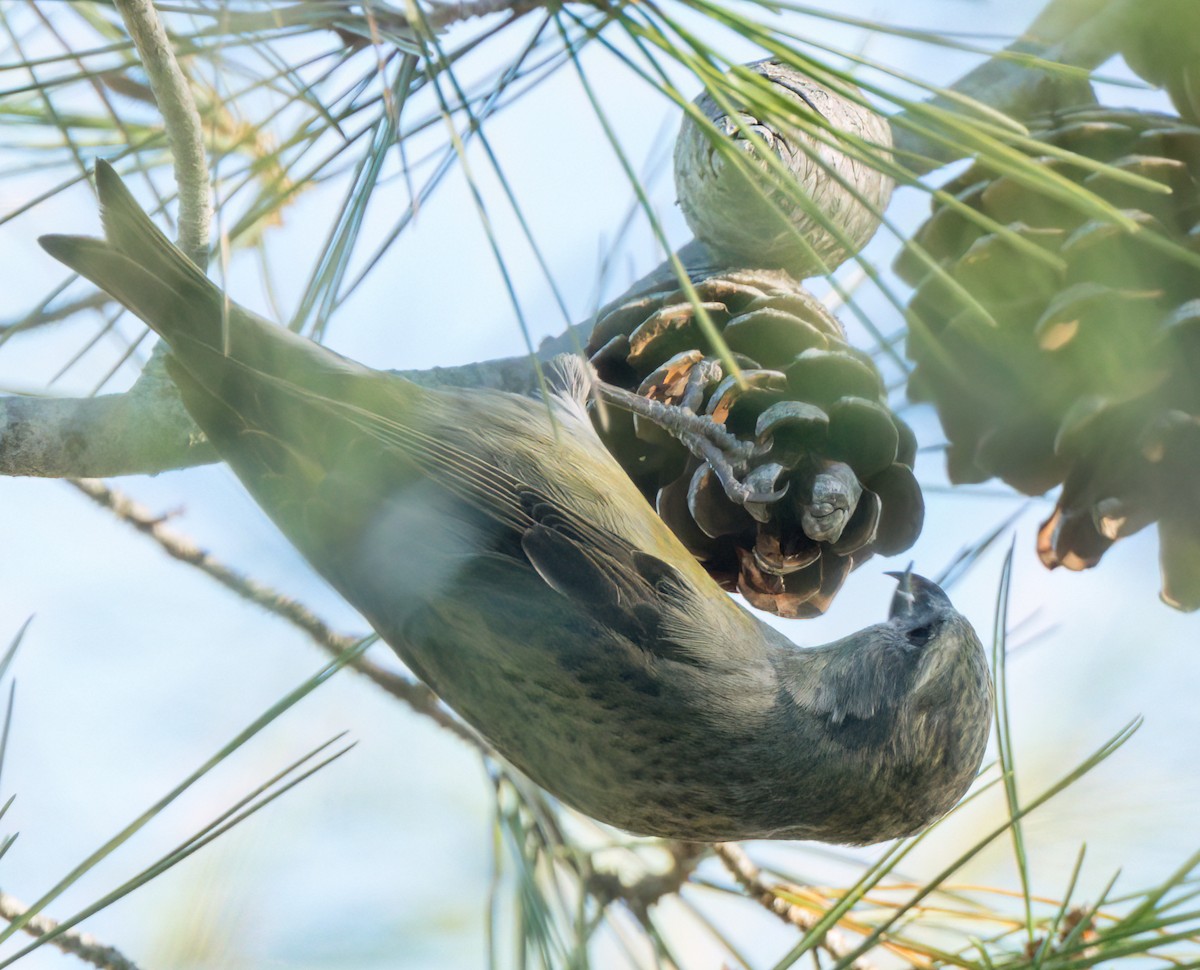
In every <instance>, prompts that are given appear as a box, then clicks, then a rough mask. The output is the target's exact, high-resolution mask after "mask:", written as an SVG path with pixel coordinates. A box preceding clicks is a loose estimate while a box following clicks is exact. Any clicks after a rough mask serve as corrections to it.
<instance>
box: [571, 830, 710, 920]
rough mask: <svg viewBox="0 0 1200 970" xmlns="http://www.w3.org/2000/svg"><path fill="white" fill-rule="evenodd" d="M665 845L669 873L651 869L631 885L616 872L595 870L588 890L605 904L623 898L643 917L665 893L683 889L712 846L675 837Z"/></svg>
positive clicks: (589, 881)
mask: <svg viewBox="0 0 1200 970" xmlns="http://www.w3.org/2000/svg"><path fill="white" fill-rule="evenodd" d="M662 848H664V849H666V851H667V852H668V853H669V854H670V856H671V865H670V866H669V867H668V868H667V870H666V871H665V872H648V873H646V874H645V875H643V876H641V877H640V878H639V879H637V880H636V881H635V882H633V883H630V884H629V885H625V884H624V883H622V882H621V879H620V877H619V876H618V875H617V874H616V873H615V872H607V871H596V872H591V873H589V874H588V877H587V880H586V882H585V885H586V887H587V891H588V893H589V894H590V895H591V896H592V898H594V899H595V900H596V901H597V902H599V903H600V904H601V905H602V906H603V905H606V904H608V903H610V902H613V901H614V900H617V899H619V900H621V901H622V902H623V903H625V904H626V905H627V906H629V908H630V909H631V910H632V911H633V913H634V915H636V916H638V917H639V918H641V917H642V916H644V915H645V914H646V912H647V910H649V908H650V907H651V906H653V905H654V904H655V903H657V902H658V901H659V900H660V899H662V897H663V896H670V895H674V894H675V893H677V892H679V890H680V889H682V888H683V885H684V883H686V882H687V881H688V879H689V878H690V877H691V875H692V873H693V872H694V871H695V869H696V866H698V865H699V864H700V860H702V859H703V858H704V857H705V856H706V855H707V854H708V851H709V849H710V848H712V847H711V846H710V845H708V844H707V843H703V842H678V841H674V840H671V841H667V842H663V843H662Z"/></svg>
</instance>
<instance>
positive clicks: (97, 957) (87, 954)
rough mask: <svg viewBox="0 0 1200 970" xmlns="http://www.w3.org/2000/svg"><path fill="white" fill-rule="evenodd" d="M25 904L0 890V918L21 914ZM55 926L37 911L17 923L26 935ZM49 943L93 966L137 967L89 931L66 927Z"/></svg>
mask: <svg viewBox="0 0 1200 970" xmlns="http://www.w3.org/2000/svg"><path fill="white" fill-rule="evenodd" d="M28 911H29V907H28V906H26V905H25V904H24V903H22V902H20V901H19V900H16V899H14V898H13V897H12V896H10V895H9V894H8V893H5V892H0V919H5V920H8V921H9V922H10V923H11V922H12V921H13V920H15V919H18V918H20V917H22V916H24V915H25V914H26V913H27V912H28ZM57 928H58V922H57V921H56V920H52V919H51V918H50V917H49V916H43V915H41V914H38V915H37V916H34V917H33V918H32V919H31V920H30V921H29V922H28V923H26V924H25V925H24V926H22V927H21V929H23V930H24V931H25V932H26V933H28V934H29V935H30V936H35V937H43V936H46V935H47V934H49V933H53V932H54V931H55V930H56V929H57ZM49 942H50V945H51V946H54V947H57V948H58V949H59V950H61V951H62V952H63V953H69V954H70V955H71V956H73V957H78V958H79V959H80V960H83V961H84V962H85V963H90V964H91V965H92V966H93V967H100V968H101V970H138V967H137V964H136V963H134V962H133V961H132V960H130V959H129V958H128V957H126V956H124V955H122V954H121V952H120V951H119V950H117V949H116V948H114V947H111V946H105V945H104V944H103V943H101V942H100V941H99V940H97V939H96V938H95V937H94V936H92V935H91V934H89V933H79V932H77V931H75V930H68V931H67V932H65V933H60V934H59V935H58V936H56V937H54V939H52V940H50V941H49Z"/></svg>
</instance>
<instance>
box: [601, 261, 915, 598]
mask: <svg viewBox="0 0 1200 970" xmlns="http://www.w3.org/2000/svg"><path fill="white" fill-rule="evenodd" d="M693 282H694V285H695V288H696V291H697V293H698V295H699V298H700V302H701V305H702V306H703V307H704V310H705V312H706V314H707V316H708V318H709V320H711V322H712V324H713V325H714V326H715V327H716V329H717V330H718V331H720V333H721V335H722V337H723V339H724V340H725V342H726V344H727V345H728V347H729V348H730V350H731V351H732V352H733V353H734V355H735V359H736V361H737V363H738V365H739V367H740V368H741V371H742V376H743V379H744V386H743V385H741V384H739V382H738V381H737V379H736V378H735V377H734V376H733V375H727V374H726V373H725V371H724V368H723V367H722V365H721V363H720V362H719V361H718V360H717V358H716V357H715V356H714V349H713V347H712V345H711V344H710V342H709V341H708V339H707V338H706V337H705V336H704V331H703V329H702V327H701V324H700V322H699V321H698V320H697V319H696V316H695V313H694V311H693V307H692V305H691V303H690V302H689V301H688V299H687V297H686V296H685V295H684V293H683V292H682V291H681V290H679V289H678V288H676V287H670V288H668V287H666V286H664V287H663V288H660V289H658V290H656V291H654V292H651V293H645V294H643V295H641V296H640V297H638V298H635V299H633V300H630V301H627V302H624V303H616V304H612V305H610V306H609V307H606V308H605V309H604V310H602V311H601V312H600V314H599V315H598V317H597V322H596V325H595V329H594V330H593V332H592V337H591V341H590V343H589V345H588V348H587V352H588V354H589V356H590V357H591V360H592V363H593V364H594V365H595V366H596V369H597V371H598V372H599V375H600V377H601V379H602V380H605V381H607V382H608V383H611V384H616V385H618V386H621V387H624V388H626V389H628V390H633V391H636V392H637V393H639V394H642V395H644V396H646V397H648V398H650V399H652V400H657V401H661V402H663V403H666V404H673V405H683V406H686V407H689V408H691V409H692V410H693V411H695V412H696V413H698V414H707V415H710V416H711V417H712V418H713V420H714V421H716V422H718V423H720V424H722V425H723V426H724V427H725V429H726V430H728V431H730V432H731V433H733V434H734V435H735V436H736V437H738V438H739V439H741V440H743V441H752V442H756V443H758V444H760V445H762V446H763V448H762V449H761V450H762V451H763V453H761V454H760V455H759V456H758V457H756V458H754V459H752V462H751V467H750V470H749V473H748V475H747V476H746V481H747V482H748V483H750V484H752V485H754V486H756V489H755V490H756V491H763V492H770V491H772V490H774V492H775V494H778V493H779V492H781V491H782V492H783V494H782V496H781V497H779V498H777V499H775V500H773V501H770V502H763V503H759V502H747V503H745V505H739V504H737V503H735V502H734V501H732V500H731V499H730V498H729V497H728V495H727V494H726V492H725V491H724V489H723V488H722V485H721V483H720V482H719V481H718V480H717V476H716V475H715V474H714V473H713V470H712V468H711V467H710V466H709V465H708V464H706V463H702V462H701V461H699V460H698V459H696V458H693V457H692V456H691V455H690V454H689V453H688V452H687V451H686V450H685V449H684V448H683V446H682V445H680V444H678V442H676V441H675V440H674V439H672V438H670V437H669V436H667V434H666V432H664V431H662V430H661V429H660V428H658V427H657V426H655V425H652V424H650V423H649V422H647V421H643V420H641V419H639V418H636V417H632V416H630V415H628V414H625V413H623V412H618V411H616V410H615V409H611V408H610V409H608V412H607V415H606V417H607V424H604V423H602V424H601V433H602V435H603V436H604V438H605V440H606V443H607V444H608V446H609V448H610V450H611V451H612V452H613V454H614V455H616V456H617V459H618V460H619V461H620V462H621V464H622V465H623V467H624V468H625V470H626V471H627V472H628V473H629V475H630V476H631V477H632V478H633V480H634V481H635V482H636V483H637V484H638V486H639V487H640V488H641V489H642V491H643V493H644V494H645V495H646V496H647V498H648V499H650V500H651V501H652V502H654V503H655V506H656V508H657V509H658V512H659V514H660V515H661V516H662V518H663V519H664V521H666V522H667V524H668V525H670V526H671V528H672V529H673V530H674V532H675V533H676V535H678V536H679V538H680V539H681V540H682V541H683V543H684V544H685V545H686V546H687V547H688V548H689V549H690V550H691V551H692V552H693V553H694V554H695V555H696V556H697V558H698V559H700V560H701V561H702V562H703V563H704V564H705V566H706V568H707V569H708V570H709V572H710V573H711V574H712V575H713V576H714V577H715V578H716V579H717V580H718V581H719V582H720V583H721V584H722V585H723V586H724V587H725V588H726V589H730V590H737V591H738V592H741V593H742V594H743V595H744V596H745V597H746V599H747V600H748V601H749V602H750V603H751V604H752V605H754V606H756V607H758V608H760V609H764V610H769V611H771V612H774V613H777V614H779V615H780V616H787V617H809V616H816V615H819V614H820V613H822V612H824V611H825V609H826V608H827V607H828V606H829V604H830V602H831V601H832V600H833V597H834V595H835V594H836V593H837V591H838V589H839V588H840V587H841V585H842V582H843V581H844V580H845V578H846V576H847V574H849V572H850V570H851V569H853V568H854V567H855V566H857V565H859V564H861V563H862V562H864V561H865V560H866V559H867V558H869V557H870V556H871V555H872V554H873V553H875V552H879V553H881V554H883V555H892V554H894V553H898V552H901V551H903V550H904V549H907V548H908V547H909V546H911V545H912V543H913V542H914V541H915V540H916V537H917V535H918V534H919V532H920V530H921V523H922V520H923V516H924V505H923V501H922V497H921V490H920V487H919V486H918V485H917V482H916V479H915V478H914V477H913V473H912V465H913V459H914V457H915V454H916V441H915V438H914V437H913V434H912V431H911V430H910V429H909V428H908V426H907V425H906V424H904V422H903V421H901V420H900V419H899V418H897V417H896V416H895V415H894V414H892V413H891V411H889V410H888V408H887V404H886V397H885V394H884V388H883V384H882V381H881V380H880V377H879V373H878V371H877V370H876V368H875V366H874V364H873V363H872V361H871V359H870V357H869V356H867V355H866V354H863V353H862V352H860V351H857V350H855V349H853V348H852V347H850V346H848V345H847V343H846V340H845V334H844V332H843V330H842V327H841V325H840V324H839V323H838V321H837V320H836V319H835V318H834V317H833V316H832V315H831V314H830V313H829V311H828V310H826V309H825V307H824V306H823V305H822V304H821V303H820V301H819V300H817V299H816V298H815V297H813V296H812V295H811V294H810V293H808V291H806V290H805V289H804V288H803V287H801V286H800V285H799V284H798V283H796V282H795V281H794V280H792V279H791V277H789V276H786V275H785V274H783V273H780V272H775V273H773V272H768V271H741V272H728V273H722V274H719V275H706V276H702V277H701V278H698V279H696V280H694V281H693Z"/></svg>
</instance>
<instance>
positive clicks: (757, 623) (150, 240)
mask: <svg viewBox="0 0 1200 970" xmlns="http://www.w3.org/2000/svg"><path fill="white" fill-rule="evenodd" d="M95 178H96V185H97V193H98V196H99V200H100V208H101V222H102V225H103V230H104V238H103V239H96V238H89V237H85V236H71V235H49V236H43V237H41V239H40V240H39V242H40V244H41V245H42V247H43V248H44V249H45V250H46V251H47V252H48V253H49V254H50V255H51V256H53V257H54V258H56V259H57V260H59V261H61V262H62V263H64V264H66V265H67V266H68V267H70V268H71V269H72V270H74V271H75V272H77V273H79V274H80V275H82V276H84V277H86V278H87V279H89V280H91V281H92V282H93V283H95V284H96V285H97V286H99V287H100V288H101V289H103V290H104V291H106V292H107V293H108V294H110V295H111V296H112V297H113V298H115V299H116V300H117V301H118V302H119V303H121V304H122V305H124V306H125V307H126V308H128V309H129V310H130V311H132V312H133V313H134V314H136V315H137V316H138V317H140V318H141V319H142V320H143V321H145V323H146V324H148V325H149V326H150V327H151V329H153V330H154V331H155V332H156V333H157V334H158V335H159V336H160V337H161V338H162V339H163V340H164V341H165V342H166V344H167V346H168V348H169V356H168V359H167V367H168V373H169V374H170V376H171V378H172V380H173V381H174V382H175V384H176V385H177V386H178V389H179V393H180V395H181V397H182V400H183V402H184V405H185V406H186V408H187V410H188V411H189V412H190V414H191V416H192V417H193V418H194V419H195V422H196V424H197V425H198V426H199V428H200V429H201V430H202V431H203V433H204V435H205V436H206V437H207V438H208V440H209V441H210V442H211V444H212V445H213V446H214V448H215V450H216V451H217V453H218V454H219V455H220V457H221V458H222V459H223V460H224V461H225V462H227V463H228V465H229V466H230V468H231V469H232V470H233V471H234V473H235V474H236V475H237V476H238V478H240V480H241V481H242V483H243V484H244V485H245V487H246V489H247V490H248V491H249V493H250V494H251V495H252V496H253V498H254V499H255V500H256V501H257V503H258V504H259V505H260V506H261V508H262V509H263V510H264V512H265V513H266V514H267V515H268V516H269V517H270V518H271V519H272V520H273V521H274V522H275V524H276V525H277V526H278V527H279V529H280V530H281V531H282V532H283V534H284V535H285V536H286V537H287V538H288V539H289V540H290V541H291V543H292V544H293V545H294V546H295V547H296V549H297V550H299V552H300V553H301V554H302V555H303V556H304V557H305V558H306V559H307V560H308V562H309V563H310V564H311V565H312V567H313V568H314V569H315V570H316V572H318V573H319V574H320V575H321V576H322V577H324V579H325V580H326V581H327V582H328V583H329V584H330V585H332V586H333V587H334V589H336V590H337V591H338V592H339V593H340V594H341V595H342V596H343V597H344V598H345V599H346V600H347V601H348V602H349V603H350V604H351V605H352V606H353V607H355V609H357V610H358V611H359V612H360V613H361V614H362V616H363V617H364V618H365V619H366V620H367V621H368V622H369V623H370V624H371V626H372V627H373V628H374V630H375V631H376V632H377V633H378V634H379V636H380V638H381V639H382V640H384V641H386V642H387V643H388V644H390V645H391V647H392V648H393V649H394V650H395V652H396V653H397V654H398V655H399V657H400V658H401V660H402V661H403V662H404V663H405V664H406V665H407V667H408V668H409V669H410V670H411V671H412V672H413V673H414V674H415V675H416V676H417V677H419V678H420V679H421V680H422V681H424V682H425V683H426V684H427V685H428V686H429V687H430V688H432V689H433V690H434V691H435V692H436V693H437V694H438V696H439V697H440V698H441V699H442V700H443V701H444V702H445V703H446V704H447V705H448V706H449V707H450V708H451V709H453V710H454V711H455V712H456V713H457V714H458V715H459V716H461V717H462V718H463V720H465V721H466V722H467V723H469V724H470V725H472V726H473V727H474V728H475V729H476V730H478V732H479V733H480V734H481V735H483V736H484V737H485V738H486V739H487V741H488V742H489V743H490V744H491V745H492V746H493V747H494V749H495V751H496V752H498V754H499V755H501V756H502V757H503V758H504V759H505V760H506V761H507V762H509V763H511V764H512V765H513V766H514V767H515V768H517V769H519V770H520V771H521V772H523V773H524V774H525V775H526V776H528V777H529V778H530V779H532V780H533V781H534V782H536V783H537V784H538V785H540V786H542V787H543V788H545V789H546V790H547V791H548V792H550V793H551V794H552V795H554V796H555V797H556V798H557V799H559V800H560V801H561V802H562V803H565V804H566V805H568V806H571V807H573V808H574V809H577V810H579V811H580V812H582V813H584V814H586V815H589V816H591V817H593V818H595V819H597V820H599V821H601V822H604V823H607V824H609V825H612V826H615V827H617V828H619V829H622V830H625V831H627V832H630V833H633V834H636V835H640V836H658V837H662V838H672V839H679V840H684V841H689V842H700V843H704V842H719V841H732V840H740V839H806V840H818V841H823V842H829V843H838V844H870V843H875V842H879V841H882V840H887V839H893V838H899V837H903V836H908V835H912V834H914V833H917V832H919V831H921V830H923V829H924V828H926V827H927V826H928V825H930V824H931V823H932V822H934V821H935V820H936V819H938V818H940V817H941V816H942V815H944V814H945V813H946V812H947V811H949V810H950V809H951V808H952V807H953V806H954V805H955V804H956V803H957V802H958V801H959V799H960V798H961V797H962V796H963V794H964V793H965V792H966V790H967V788H968V786H969V785H970V784H971V782H972V780H973V779H974V778H975V776H976V774H977V772H978V769H979V765H980V762H981V759H982V756H983V752H984V748H985V746H986V743H987V738H988V732H989V725H990V719H991V713H990V712H991V697H992V686H991V679H990V675H989V672H988V666H987V662H986V658H985V656H984V652H983V648H982V645H981V644H980V641H979V638H978V637H977V636H976V634H975V632H974V630H973V629H972V627H971V625H970V623H969V622H968V620H967V619H966V618H965V617H963V616H962V615H961V614H960V613H958V612H957V611H956V610H955V609H954V607H953V605H952V604H951V602H950V600H949V598H948V597H947V596H946V594H945V593H944V592H943V591H942V590H941V589H940V588H939V587H938V586H937V584H936V583H934V582H932V581H930V580H928V579H925V578H922V577H920V576H918V575H916V574H913V573H911V571H906V572H905V573H903V574H898V586H897V590H896V593H895V595H894V596H893V598H892V604H891V609H890V611H889V616H888V619H887V620H886V621H884V622H880V623H876V624H873V625H870V626H867V627H866V628H864V629H862V630H860V631H858V632H856V633H853V634H851V635H850V636H847V637H844V638H842V639H840V640H837V641H835V642H833V643H828V644H825V645H821V646H801V645H797V644H795V643H794V642H793V641H792V640H791V639H790V638H788V637H787V636H786V635H785V634H784V633H783V632H782V631H780V630H777V629H776V628H774V627H772V626H770V625H769V624H767V623H766V622H764V621H763V620H761V619H760V618H758V617H757V616H755V615H754V614H753V613H752V612H751V611H750V610H748V609H746V608H745V607H743V606H741V605H740V604H739V603H738V602H737V601H735V600H734V599H733V598H732V597H731V596H730V595H729V594H727V593H725V592H724V591H722V590H721V589H720V588H719V587H718V586H717V585H716V583H715V582H714V581H713V580H712V579H711V578H710V577H709V576H708V574H707V573H706V572H705V571H704V569H703V567H702V565H701V564H700V563H698V562H697V561H696V560H695V558H694V557H693V556H691V555H690V554H689V553H688V551H687V550H686V549H685V548H684V546H683V545H682V544H681V543H680V542H679V540H678V539H676V537H675V536H674V534H673V533H672V532H671V531H670V529H669V528H668V527H667V526H666V525H665V524H664V523H663V521H662V520H661V519H660V518H659V517H658V515H657V514H656V513H655V511H654V510H653V508H651V506H650V505H649V504H648V503H647V502H646V500H645V499H644V498H643V496H642V495H641V494H640V492H639V491H638V490H637V488H636V487H635V486H634V485H633V483H632V482H631V481H630V479H629V478H628V476H627V475H626V474H625V473H624V471H623V470H622V469H621V467H620V465H618V464H617V462H616V461H615V460H614V459H613V458H612V457H611V455H610V454H609V453H608V452H607V451H606V450H605V448H604V445H603V444H602V442H601V441H600V439H599V437H598V436H597V434H596V433H595V431H594V430H593V425H592V422H591V420H590V418H589V414H588V410H587V405H588V401H589V399H590V396H591V395H590V391H589V388H590V386H591V384H592V382H593V380H594V377H593V375H592V374H591V373H590V372H589V370H588V367H587V365H586V364H585V363H584V362H583V361H582V360H581V359H579V358H577V357H569V356H568V357H560V358H555V359H554V360H553V361H552V362H551V363H550V365H549V366H548V367H547V372H548V373H547V392H546V393H545V394H544V396H543V398H542V399H540V400H539V399H536V398H534V397H526V396H523V395H516V394H511V393H507V392H503V391H499V390H492V389H456V388H455V389H452V388H436V387H426V386H418V385H417V384H415V383H412V382H410V381H408V380H405V379H403V378H401V377H399V376H397V375H394V374H390V373H387V372H384V371H379V370H374V369H372V368H369V367H367V366H365V365H362V364H359V363H356V362H354V361H352V360H349V359H348V358H346V357H343V356H341V355H339V354H337V353H335V352H333V351H332V350H329V349H327V348H325V347H323V346H320V345H318V344H317V343H315V342H313V341H310V340H308V339H307V338H305V337H303V336H301V335H299V334H296V333H293V332H291V331H289V330H287V329H286V328H283V327H280V326H278V325H276V324H273V323H271V322H270V321H268V320H266V319H264V318H262V317H260V316H258V315H256V314H254V313H253V312H251V311H249V310H247V309H245V308H243V307H241V306H239V305H238V304H237V303H235V302H232V301H231V300H230V299H228V298H227V296H226V294H225V293H224V292H223V291H222V290H221V289H220V288H219V287H218V286H217V285H216V284H215V283H214V282H213V281H211V280H210V279H209V278H208V277H207V276H205V274H204V273H203V272H202V271H201V270H200V269H199V268H198V267H197V266H196V265H195V264H194V263H192V262H191V261H190V260H189V259H188V258H187V257H186V256H185V255H184V254H183V253H182V252H181V251H180V250H179V249H178V248H177V247H176V246H175V245H174V244H172V243H171V241H170V240H169V239H168V238H167V237H166V236H165V235H164V234H163V233H162V232H161V231H160V230H159V229H158V228H157V227H156V226H155V225H154V223H153V221H152V220H151V219H150V217H149V216H148V215H147V214H146V213H145V212H144V211H143V210H142V209H141V208H140V206H139V205H138V204H137V202H136V200H135V199H134V198H133V196H132V194H131V193H130V192H129V190H128V189H127V188H126V187H125V186H124V185H123V183H122V182H121V180H120V177H119V176H118V175H117V174H116V172H115V171H114V170H113V169H112V167H111V166H109V165H108V164H107V163H105V162H103V161H101V162H98V163H97V164H96V171H95Z"/></svg>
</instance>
